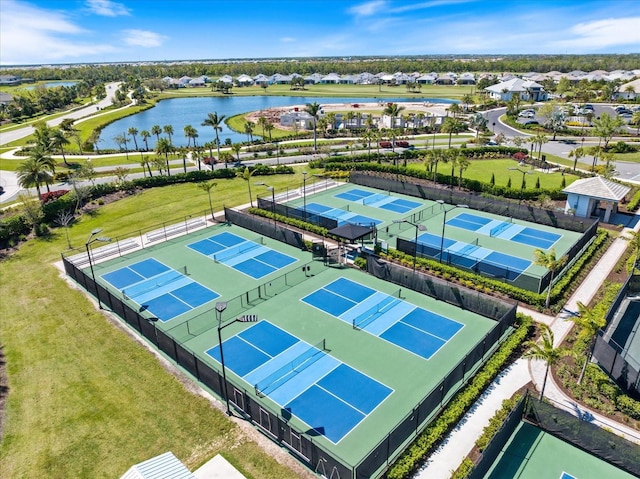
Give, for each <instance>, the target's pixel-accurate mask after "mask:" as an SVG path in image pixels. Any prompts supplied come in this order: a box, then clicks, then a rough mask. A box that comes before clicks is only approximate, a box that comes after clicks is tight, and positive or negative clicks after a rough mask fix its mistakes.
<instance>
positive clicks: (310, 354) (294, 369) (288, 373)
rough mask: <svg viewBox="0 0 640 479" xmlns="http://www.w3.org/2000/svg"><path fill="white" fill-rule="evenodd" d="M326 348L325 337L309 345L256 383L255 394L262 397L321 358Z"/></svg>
mask: <svg viewBox="0 0 640 479" xmlns="http://www.w3.org/2000/svg"><path fill="white" fill-rule="evenodd" d="M326 350H327V344H326V340H325V339H322V340H321V341H319V342H318V343H316V344H314V345H313V346H309V347H308V348H307V349H305V350H304V351H303V352H302V353H301V354H299V355H298V356H296V357H295V358H294V359H293V360H292V361H290V362H288V363H287V364H285V365H284V366H282V367H280V368H278V369H276V370H275V371H274V372H272V373H271V374H269V375H268V376H267V377H265V378H264V379H262V380H261V381H259V382H258V383H256V384H255V386H254V388H255V391H256V395H258V396H260V397H264V396H265V395H267V394H269V393H271V392H273V391H275V390H276V389H278V388H279V387H280V386H282V385H283V384H284V383H286V382H287V381H289V380H290V379H292V378H293V377H295V376H296V375H297V374H299V373H301V372H302V371H304V370H305V369H307V368H308V367H309V366H311V365H312V364H313V363H315V362H316V361H318V360H319V359H320V358H322V357H323V356H324V355H325V351H326Z"/></svg>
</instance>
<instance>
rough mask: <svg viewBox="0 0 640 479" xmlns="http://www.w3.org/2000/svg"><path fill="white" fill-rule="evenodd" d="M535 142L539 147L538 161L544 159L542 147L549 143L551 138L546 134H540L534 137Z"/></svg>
mask: <svg viewBox="0 0 640 479" xmlns="http://www.w3.org/2000/svg"><path fill="white" fill-rule="evenodd" d="M533 141H534V143H535V144H536V145H538V161H539V160H540V158H541V157H542V145H544V144H545V143H547V142H548V141H549V138H548V137H547V135H545V134H544V133H538V134H537V135H536V136H534V137H533Z"/></svg>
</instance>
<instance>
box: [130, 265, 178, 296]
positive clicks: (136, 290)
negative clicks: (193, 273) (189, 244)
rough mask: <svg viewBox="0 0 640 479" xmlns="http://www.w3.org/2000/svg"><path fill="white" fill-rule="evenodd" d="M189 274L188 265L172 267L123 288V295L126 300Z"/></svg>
mask: <svg viewBox="0 0 640 479" xmlns="http://www.w3.org/2000/svg"><path fill="white" fill-rule="evenodd" d="M186 275H187V267H186V266H182V267H180V268H178V269H176V270H174V269H172V270H170V271H166V272H164V273H162V274H160V275H158V276H156V277H155V278H150V279H148V280H146V281H143V282H141V283H138V284H135V285H133V286H131V287H129V288H125V289H123V290H121V293H122V297H123V298H124V299H126V300H129V299H131V298H134V297H136V296H142V295H143V294H145V293H148V292H150V291H153V290H154V289H157V288H160V287H162V286H166V285H167V284H169V283H173V282H175V281H178V280H180V279H182V278H184V277H185V276H186Z"/></svg>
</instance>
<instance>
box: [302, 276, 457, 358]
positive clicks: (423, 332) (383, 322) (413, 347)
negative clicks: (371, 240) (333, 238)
mask: <svg viewBox="0 0 640 479" xmlns="http://www.w3.org/2000/svg"><path fill="white" fill-rule="evenodd" d="M302 301H303V302H305V303H307V304H309V305H311V306H313V307H315V308H318V309H319V310H321V311H324V312H325V313H328V314H330V315H332V316H335V317H336V318H339V319H341V320H343V321H345V322H347V323H349V324H351V325H352V326H353V327H354V328H357V329H361V330H364V331H367V332H368V333H371V334H373V335H375V336H379V337H381V338H383V339H385V340H387V341H389V342H391V343H393V344H395V345H396V346H399V347H401V348H403V349H406V350H407V351H410V352H412V353H414V354H416V355H418V356H420V357H422V358H424V359H429V358H431V356H433V355H434V354H435V353H436V352H438V350H439V349H440V348H441V347H442V346H444V345H445V344H446V342H447V341H449V340H450V339H451V338H452V337H453V336H454V335H455V334H456V333H457V332H458V331H460V330H461V329H462V327H463V325H462V324H461V323H459V322H457V321H454V320H452V319H449V318H446V317H444V316H441V315H439V314H436V313H433V312H431V311H427V310H426V309H423V308H418V307H417V306H414V305H413V304H410V303H407V302H406V301H403V300H401V299H400V298H398V297H395V296H390V295H388V294H385V293H381V292H380V291H376V290H374V289H372V288H369V287H367V286H364V285H362V284H360V283H356V282H354V281H351V280H349V279H346V278H339V279H337V280H335V281H333V282H331V283H329V284H327V285H325V286H323V287H322V288H320V289H318V290H316V291H314V292H313V293H311V294H309V295H307V296H305V297H304V298H302Z"/></svg>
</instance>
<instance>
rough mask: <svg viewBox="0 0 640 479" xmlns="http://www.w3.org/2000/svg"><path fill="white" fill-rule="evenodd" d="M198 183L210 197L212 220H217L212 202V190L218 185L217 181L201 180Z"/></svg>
mask: <svg viewBox="0 0 640 479" xmlns="http://www.w3.org/2000/svg"><path fill="white" fill-rule="evenodd" d="M197 185H198V188H200V189H201V190H203V191H206V192H207V196H208V197H209V210H210V211H211V221H215V218H214V217H213V204H212V203H211V190H212V189H213V187H214V186H216V183H214V182H213V181H201V182H200V183H198V184H197Z"/></svg>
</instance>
